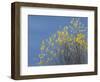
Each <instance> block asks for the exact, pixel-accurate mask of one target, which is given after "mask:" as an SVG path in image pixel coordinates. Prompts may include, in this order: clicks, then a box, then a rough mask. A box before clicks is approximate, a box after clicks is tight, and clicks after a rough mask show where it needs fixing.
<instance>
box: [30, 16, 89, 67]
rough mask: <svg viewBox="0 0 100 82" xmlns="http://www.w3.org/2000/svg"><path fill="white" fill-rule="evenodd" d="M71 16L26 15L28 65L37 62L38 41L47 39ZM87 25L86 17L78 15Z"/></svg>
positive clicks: (67, 22) (69, 19) (66, 22)
mask: <svg viewBox="0 0 100 82" xmlns="http://www.w3.org/2000/svg"><path fill="white" fill-rule="evenodd" d="M72 18H73V17H67V16H66V17H65V16H41V15H29V16H28V66H34V65H36V63H37V62H39V59H38V54H39V53H40V42H41V41H42V40H43V39H47V38H48V37H49V36H50V35H51V34H52V33H55V32H57V30H58V29H59V28H61V27H64V26H65V25H68V24H69V23H70V21H71V19H72ZM78 18H80V22H82V23H83V24H84V25H85V26H86V27H87V17H78Z"/></svg>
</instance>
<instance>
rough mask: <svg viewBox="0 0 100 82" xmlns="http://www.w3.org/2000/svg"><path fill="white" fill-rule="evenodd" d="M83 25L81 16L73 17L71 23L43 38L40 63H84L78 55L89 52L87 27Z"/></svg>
mask: <svg viewBox="0 0 100 82" xmlns="http://www.w3.org/2000/svg"><path fill="white" fill-rule="evenodd" d="M83 26H84V25H83V24H81V22H80V20H79V18H72V20H71V21H70V23H69V25H65V26H64V27H62V28H60V29H58V31H57V32H55V33H52V34H50V36H49V37H48V38H46V39H44V40H42V41H41V45H40V51H41V53H40V54H39V55H38V57H39V58H40V62H39V65H49V64H52V65H53V64H60V63H62V64H72V63H73V62H74V63H82V62H81V61H79V59H78V56H80V55H82V54H84V53H85V54H86V52H87V37H86V33H87V28H86V27H85V28H83ZM84 32H85V33H84ZM62 58H64V59H62ZM71 61H72V62H71ZM83 63H84V62H83Z"/></svg>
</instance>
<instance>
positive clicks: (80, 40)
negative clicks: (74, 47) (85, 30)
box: [75, 33, 87, 46]
mask: <svg viewBox="0 0 100 82" xmlns="http://www.w3.org/2000/svg"><path fill="white" fill-rule="evenodd" d="M84 37H85V36H84V34H82V33H79V34H77V36H76V38H75V42H76V43H78V44H80V45H82V46H86V45H87V43H86V41H85V40H84Z"/></svg>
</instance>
